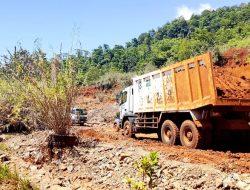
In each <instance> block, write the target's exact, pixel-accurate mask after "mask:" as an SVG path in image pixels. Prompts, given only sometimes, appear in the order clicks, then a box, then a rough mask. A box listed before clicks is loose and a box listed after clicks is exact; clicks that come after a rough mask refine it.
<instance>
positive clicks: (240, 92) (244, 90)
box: [214, 48, 250, 99]
mask: <svg viewBox="0 0 250 190" xmlns="http://www.w3.org/2000/svg"><path fill="white" fill-rule="evenodd" d="M248 52H249V50H248V49H247V48H240V49H230V50H228V51H227V52H225V53H224V54H223V56H222V61H220V62H219V63H217V64H216V66H214V78H215V86H216V89H217V95H218V96H219V97H222V98H237V99H238V98H242V99H250V63H248V62H247V61H248V60H247V58H248V56H249V53H248Z"/></svg>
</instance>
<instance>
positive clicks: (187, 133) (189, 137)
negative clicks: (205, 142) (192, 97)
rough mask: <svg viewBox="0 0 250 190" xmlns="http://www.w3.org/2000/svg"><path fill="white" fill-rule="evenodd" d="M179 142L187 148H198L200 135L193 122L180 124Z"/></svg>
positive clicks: (188, 121) (187, 121)
mask: <svg viewBox="0 0 250 190" xmlns="http://www.w3.org/2000/svg"><path fill="white" fill-rule="evenodd" d="M180 140H181V144H182V146H185V147H187V148H198V147H199V146H200V144H201V134H200V133H199V131H198V129H197V127H196V125H195V124H194V122H193V121H191V120H186V121H184V122H183V123H182V124H181V128H180Z"/></svg>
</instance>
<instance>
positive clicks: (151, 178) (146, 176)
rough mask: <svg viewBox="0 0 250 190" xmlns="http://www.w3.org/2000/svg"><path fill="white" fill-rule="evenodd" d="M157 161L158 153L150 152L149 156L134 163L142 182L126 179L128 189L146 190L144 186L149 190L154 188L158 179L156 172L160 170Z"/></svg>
mask: <svg viewBox="0 0 250 190" xmlns="http://www.w3.org/2000/svg"><path fill="white" fill-rule="evenodd" d="M158 160H159V158H158V153H157V152H151V153H150V155H149V156H143V157H141V158H140V160H139V161H136V162H135V168H136V170H137V171H138V173H139V175H140V176H141V177H142V181H135V180H134V179H132V178H127V179H126V180H127V183H128V185H129V187H130V188H131V189H138V190H143V189H146V186H147V187H148V188H149V189H152V188H154V187H156V181H157V179H158V176H157V171H158V170H159V169H160V166H159V163H158Z"/></svg>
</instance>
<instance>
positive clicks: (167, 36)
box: [77, 3, 250, 83]
mask: <svg viewBox="0 0 250 190" xmlns="http://www.w3.org/2000/svg"><path fill="white" fill-rule="evenodd" d="M230 47H250V3H248V4H241V5H239V6H232V7H223V8H219V9H217V10H212V11H209V10H205V11H203V12H202V14H201V15H193V16H192V17H191V19H190V20H185V19H184V18H182V17H180V18H177V19H175V20H173V21H172V22H169V23H166V24H165V25H164V26H162V27H159V28H158V29H156V30H150V31H148V32H145V33H142V34H141V35H139V37H138V38H134V39H132V40H131V41H130V42H127V43H126V45H125V46H123V45H116V46H115V47H114V48H110V47H109V46H108V45H107V44H104V45H103V46H99V47H98V48H96V49H94V50H93V52H92V53H91V54H88V53H86V52H85V55H83V53H82V52H83V51H81V50H79V51H78V53H77V56H78V58H80V60H79V61H80V62H81V63H82V66H81V74H82V79H83V78H85V77H87V76H86V74H87V75H88V74H91V72H94V73H98V74H99V75H101V74H103V73H108V72H111V71H113V72H137V73H142V72H144V70H145V68H146V69H147V68H154V67H161V66H163V65H166V64H168V63H173V62H176V61H180V60H183V59H186V58H189V57H192V56H194V55H197V54H201V53H203V52H206V51H208V50H210V51H213V52H218V51H224V50H226V49H228V48H230ZM88 71H90V72H88ZM97 78H98V77H97V75H95V77H94V78H93V77H91V76H89V77H88V79H87V78H85V80H84V81H82V82H84V83H91V82H92V80H96V79H97Z"/></svg>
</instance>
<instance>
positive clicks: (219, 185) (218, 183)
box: [215, 178, 223, 188]
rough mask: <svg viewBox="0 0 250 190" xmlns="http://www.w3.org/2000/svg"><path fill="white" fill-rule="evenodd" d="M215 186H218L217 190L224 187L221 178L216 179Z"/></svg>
mask: <svg viewBox="0 0 250 190" xmlns="http://www.w3.org/2000/svg"><path fill="white" fill-rule="evenodd" d="M215 186H216V188H220V187H222V186H223V182H222V179H221V178H216V179H215Z"/></svg>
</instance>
